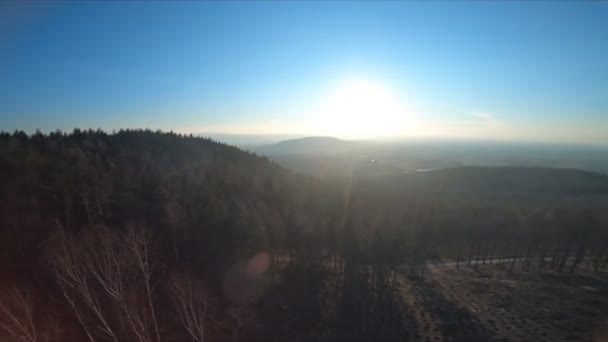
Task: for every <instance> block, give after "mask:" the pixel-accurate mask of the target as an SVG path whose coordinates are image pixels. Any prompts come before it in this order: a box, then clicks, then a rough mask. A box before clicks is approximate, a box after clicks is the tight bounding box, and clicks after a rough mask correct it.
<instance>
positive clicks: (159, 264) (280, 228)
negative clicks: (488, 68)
mask: <svg viewBox="0 0 608 342" xmlns="http://www.w3.org/2000/svg"><path fill="white" fill-rule="evenodd" d="M311 144H313V145H315V144H316V146H317V148H319V149H321V148H323V147H324V146H334V147H335V148H336V149H342V151H344V150H343V146H344V145H345V143H344V142H343V141H339V140H334V139H328V138H315V139H312V140H303V141H302V140H300V141H292V142H289V143H286V145H287V147H289V148H291V149H292V151H297V150H298V149H299V148H300V149H301V148H302V146H303V145H306V146H310V145H311ZM307 149H308V147H307ZM357 161H358V162H357V163H356V164H354V165H353V163H352V162H349V161H346V164H345V166H344V170H343V172H344V171H350V172H348V173H341V174H342V175H345V174H349V175H350V176H349V177H343V176H342V177H339V176H336V177H329V178H325V179H322V180H321V179H317V178H314V177H310V176H306V175H301V174H297V173H294V172H293V171H289V170H287V169H285V168H283V167H281V166H279V165H277V164H276V163H274V162H272V161H270V160H269V159H268V158H266V157H260V156H258V155H255V154H253V153H249V152H245V151H242V150H240V149H238V148H235V147H232V146H228V145H225V144H222V143H219V142H216V141H213V140H211V139H206V138H199V137H193V136H184V135H178V134H174V133H163V132H152V131H147V130H121V131H119V132H117V133H113V134H107V133H105V132H102V131H93V130H86V131H82V130H74V131H73V132H72V133H69V134H66V133H61V132H54V133H51V134H49V135H43V134H40V133H36V134H33V135H31V136H28V135H27V134H25V133H23V132H19V131H17V132H15V133H13V134H8V133H0V267H1V268H2V270H3V271H2V282H0V290H1V291H0V309H1V312H0V340H2V341H11V342H12V341H23V339H22V338H21V336H24V334H30V333H32V331H34V332H35V333H36V335H37V336H48V341H53V342H54V341H85V340H88V341H90V342H98V341H137V342H150V341H158V342H160V341H170V342H171V341H175V342H178V341H202V340H208V341H267V340H306V341H327V340H348V341H370V340H404V339H408V338H410V337H413V336H414V337H415V336H421V335H420V334H426V333H425V332H422V331H421V329H423V328H422V326H421V327H417V326H416V324H422V325H425V324H427V323H425V322H424V319H422V318H423V317H422V316H421V317H418V318H416V317H413V316H412V315H414V311H412V310H409V309H408V310H406V309H405V308H406V307H408V306H412V307H416V308H418V310H427V311H428V310H430V312H434V311H433V310H434V308H437V307H443V306H441V305H439V306H438V305H434V304H433V305H430V306H428V307H427V306H425V305H420V304H419V303H418V304H416V303H414V302H412V300H423V299H424V301H425V303H426V301H431V302H433V301H439V303H442V302H441V296H442V293H437V294H430V293H427V294H426V295H424V293H415V294H410V293H407V291H412V290H413V289H416V291H428V290H429V289H431V288H430V287H427V286H426V285H425V284H422V283H419V282H417V281H416V280H415V279H420V278H419V277H420V276H422V275H423V274H424V273H425V272H426V269H427V265H428V263H429V262H431V261H433V262H437V260H441V259H445V260H455V259H457V260H460V259H462V255H465V254H466V255H467V256H468V260H469V264H471V261H472V259H473V256H474V255H476V256H477V260H478V263H479V258H480V255H482V254H483V258H484V260H485V259H486V258H488V259H492V258H493V257H494V256H496V257H499V256H500V257H505V256H512V255H513V253H520V254H521V253H523V252H522V251H526V252H525V253H526V260H527V262H528V263H531V261H530V260H532V259H534V258H541V259H542V256H546V255H549V253H554V255H555V257H554V260H553V262H552V263H551V265H550V266H549V265H544V264H541V265H540V266H538V267H539V269H542V268H543V267H544V268H546V269H550V270H551V271H552V272H563V271H564V270H566V268H568V269H569V270H572V271H573V270H574V269H576V268H577V267H579V266H580V265H581V262H582V260H584V259H583V258H582V255H585V256H586V258H587V259H588V260H593V263H592V264H591V265H587V267H594V268H595V269H596V270H597V271H599V270H601V269H602V268H605V266H606V262H604V260H608V258H606V251H605V249H604V248H603V246H605V241H608V240H607V239H608V232H607V231H606V229H605V228H606V226H607V225H606V223H607V222H608V217H607V216H606V212H605V205H606V203H607V201H606V196H605V195H606V193H607V192H608V181H607V179H606V178H607V177H606V176H602V175H599V174H595V173H591V172H584V171H577V170H564V169H547V168H514V167H510V168H506V167H505V168H490V167H481V168H480V167H460V168H451V169H443V170H436V171H429V172H411V173H410V172H408V173H404V172H403V170H402V169H399V168H396V167H393V166H390V165H387V164H383V163H382V161H381V160H380V161H378V162H376V161H375V160H371V159H370V157H369V156H358V159H357ZM489 199H500V201H496V200H489ZM575 251H576V252H575ZM573 258H575V259H573ZM587 259H585V260H587ZM522 260H523V257H522ZM543 260H544V259H543ZM570 260H572V262H570ZM512 267H513V266H511V268H512ZM528 267H529V266H528ZM511 271H512V269H511V270H510V271H509V272H510V273H511ZM406 274H407V275H409V276H411V279H414V280H412V281H413V283H412V282H410V281H409V280H406V279H405V278H404V275H406ZM428 279H432V278H428ZM467 279H468V278H467ZM435 281H437V282H439V283H449V281H445V280H442V279H436V280H435ZM463 281H465V280H463ZM466 281H468V280H466ZM408 289H409V290H408ZM415 298H417V299H415ZM425 298H426V299H425ZM486 299H487V301H488V302H492V301H493V300H494V299H493V298H486ZM459 300H462V301H464V302H466V301H467V300H468V299H467V298H466V296H464V295H462V296H460V297H459ZM569 305H570V304H569ZM570 307H576V305H575V304H572V303H571V305H570ZM446 310H447V309H446ZM449 310H452V309H449ZM556 310H567V308H566V309H563V308H558V309H556ZM31 312H35V313H36V314H35V316H32V315H31ZM453 312H457V311H450V312H448V314H450V315H451V314H452V313H453ZM434 314H436V313H434ZM425 315H426V316H428V315H429V313H427V314H425ZM589 315H591V314H589ZM589 315H586V316H585V317H587V316H589ZM426 316H425V317H426ZM10 317H25V318H26V319H28V320H29V322H30V323H27V325H23V324H21V321H19V320H10V319H8V320H7V318H10ZM28 317H29V318H28ZM419 318H420V320H419ZM581 319H586V318H584V317H583V318H581ZM362 321H365V322H366V323H365V325H361V324H360V322H362ZM469 321H471V322H473V321H474V320H473V318H467V322H469ZM475 324H477V323H475ZM505 324H507V323H505ZM509 324H510V323H509ZM58 326H61V327H63V329H56V327H58ZM19 329H20V330H19ZM450 331H452V330H451V329H450V328H449V327H446V334H452V333H453V331H452V332H450ZM558 332H559V333H560V334H561V333H563V332H561V331H558ZM417 334H418V335H417ZM459 334H462V332H460V333H459ZM470 334H472V335H468V336H477V335H476V334H477V333H470ZM488 334H489V333H488ZM458 336H460V337H464V336H465V335H458ZM479 336H481V337H484V336H485V337H487V336H489V335H485V333H484V334H481V332H479ZM30 340H31V341H36V342H37V340H32V339H30Z"/></svg>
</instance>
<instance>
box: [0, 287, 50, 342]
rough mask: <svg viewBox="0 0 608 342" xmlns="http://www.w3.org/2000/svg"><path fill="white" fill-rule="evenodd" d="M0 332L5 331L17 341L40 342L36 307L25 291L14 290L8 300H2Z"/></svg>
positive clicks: (0, 301) (9, 293)
mask: <svg viewBox="0 0 608 342" xmlns="http://www.w3.org/2000/svg"><path fill="white" fill-rule="evenodd" d="M0 313H2V316H1V317H0V330H4V331H5V332H6V333H8V334H9V335H10V336H12V338H13V339H14V340H15V341H19V342H39V341H42V340H43V339H42V338H40V337H39V335H38V333H37V329H36V325H35V324H34V306H33V304H32V301H31V297H30V296H29V295H27V293H25V291H22V290H19V289H18V288H16V287H15V288H13V289H11V290H10V291H9V292H8V293H7V298H4V299H2V300H0Z"/></svg>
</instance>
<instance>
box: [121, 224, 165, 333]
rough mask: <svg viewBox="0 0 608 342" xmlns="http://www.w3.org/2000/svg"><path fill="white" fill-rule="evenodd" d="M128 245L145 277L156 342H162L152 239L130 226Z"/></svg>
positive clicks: (143, 230)
mask: <svg viewBox="0 0 608 342" xmlns="http://www.w3.org/2000/svg"><path fill="white" fill-rule="evenodd" d="M127 244H128V247H129V248H130V250H131V252H132V253H133V255H134V257H135V261H136V263H137V266H138V268H139V270H140V271H141V275H142V276H143V279H144V287H145V290H146V293H145V295H146V301H147V304H148V308H149V310H150V316H151V317H152V324H153V327H154V333H155V335H156V341H157V342H160V331H159V329H158V322H157V320H156V312H155V310H154V304H153V299H152V274H153V272H154V269H155V266H156V264H155V263H154V262H151V259H150V251H149V247H150V238H149V236H148V233H147V232H146V230H145V229H135V228H134V227H133V226H130V227H129V228H128V230H127Z"/></svg>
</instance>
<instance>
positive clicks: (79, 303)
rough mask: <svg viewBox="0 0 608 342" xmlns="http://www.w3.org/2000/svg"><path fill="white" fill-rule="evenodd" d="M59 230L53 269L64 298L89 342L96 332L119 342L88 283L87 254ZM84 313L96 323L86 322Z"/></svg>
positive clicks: (52, 262) (53, 256)
mask: <svg viewBox="0 0 608 342" xmlns="http://www.w3.org/2000/svg"><path fill="white" fill-rule="evenodd" d="M58 226H59V230H58V233H57V234H56V240H57V241H55V246H54V247H55V248H56V250H54V251H53V252H52V254H51V255H52V258H51V265H52V269H53V272H54V275H55V279H56V280H57V283H58V285H59V287H60V289H61V291H62V293H63V296H64V298H65V299H66V301H67V302H68V303H69V304H70V307H71V308H72V310H73V312H74V315H75V316H76V319H77V320H78V322H79V323H80V325H81V326H82V328H83V330H84V332H85V334H86V335H87V338H88V339H89V341H91V342H95V341H96V339H95V337H94V333H93V332H94V331H99V332H101V334H102V336H104V337H106V338H108V339H110V340H112V341H115V342H118V337H117V334H116V333H115V331H114V329H112V328H111V327H110V324H109V321H108V318H107V314H106V313H104V310H103V309H102V306H101V301H100V300H99V298H98V296H97V293H96V292H95V291H94V290H93V288H92V287H91V286H90V283H89V281H88V278H89V277H88V276H89V271H88V267H87V265H86V263H85V262H84V260H86V256H85V254H84V251H83V250H82V248H78V247H79V246H78V245H76V244H74V242H73V241H71V240H70V239H69V238H68V237H67V235H66V233H65V231H64V230H63V229H62V227H61V225H59V224H58ZM85 310H88V311H90V312H91V313H92V314H93V316H94V317H95V319H96V323H91V322H88V321H87V320H86V319H85V312H84V311H85Z"/></svg>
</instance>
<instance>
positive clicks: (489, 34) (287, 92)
mask: <svg viewBox="0 0 608 342" xmlns="http://www.w3.org/2000/svg"><path fill="white" fill-rule="evenodd" d="M352 84H363V86H360V87H357V86H351V85H352ZM344 89H346V90H344ZM349 89H350V90H349ZM352 89H355V90H352ZM366 89H381V90H377V91H376V90H371V92H374V91H375V92H376V93H375V95H366V91H367V90H366ZM336 94H343V95H344V94H345V95H344V96H343V97H341V100H336V96H337V95H336ZM385 95H386V96H385ZM344 97H345V98H346V100H345V99H344ZM350 98H352V102H349V101H350V100H349V99H350ZM389 98H390V101H391V105H390V106H389V105H386V106H384V102H386V101H388V100H386V99H389ZM374 106H378V107H382V108H384V107H387V108H388V107H390V108H391V109H390V111H391V115H385V114H383V113H377V112H373V110H371V111H372V112H369V111H365V112H364V111H357V113H356V114H352V113H349V112H348V111H350V110H351V109H352V108H353V107H354V108H358V107H365V108H368V107H370V108H373V107H374ZM383 106H384V107H383ZM327 108H331V110H327ZM335 112H339V113H338V114H336V113H335ZM351 114H352V117H351V116H350V115H351ZM332 116H333V117H332ZM354 116H356V117H354ZM351 119H352V120H351ZM377 120H384V121H386V122H387V125H386V127H390V128H391V130H390V131H386V132H385V131H384V127H385V126H378V127H377V129H376V130H374V131H370V132H369V134H367V135H369V136H383V135H385V136H423V137H424V136H429V137H450V138H452V137H454V138H496V139H501V140H541V141H559V142H583V143H608V3H602V2H519V1H515V2H507V1H505V2H491V3H488V2H477V1H475V2H436V1H433V2H381V3H379V2H345V1H338V2H331V3H327V2H316V1H315V2H274V1H273V2H224V3H213V2H180V3H169V2H154V3H145V2H128V3H119V2H109V3H102V2H95V3H2V4H0V129H3V130H13V129H17V128H19V129H25V130H29V131H32V130H34V129H36V128H40V129H42V130H51V129H56V128H61V129H71V128H73V127H76V126H77V127H84V128H86V127H93V128H97V127H101V128H104V129H108V130H111V129H114V128H120V127H149V128H155V129H156V128H160V129H167V130H169V129H172V130H177V131H182V132H210V133H233V134H302V135H306V134H331V135H338V136H343V137H359V136H365V135H366V132H365V131H364V128H365V127H367V126H373V123H374V121H377ZM320 121H323V122H325V123H326V122H332V123H333V124H332V125H329V126H327V125H325V126H323V125H320V126H319V125H318V123H319V122H320ZM342 123H343V125H341V124H342ZM339 125H341V126H343V127H340V128H338V127H337V126H339ZM321 126H323V127H321Z"/></svg>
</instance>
